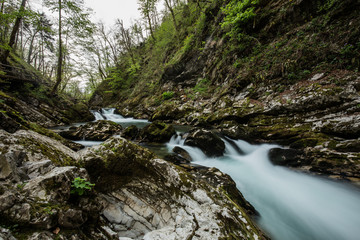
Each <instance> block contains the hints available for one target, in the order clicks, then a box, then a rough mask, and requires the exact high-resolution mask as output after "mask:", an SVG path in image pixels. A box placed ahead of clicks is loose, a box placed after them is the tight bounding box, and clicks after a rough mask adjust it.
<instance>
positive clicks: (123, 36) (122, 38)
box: [116, 19, 136, 64]
mask: <svg viewBox="0 0 360 240" xmlns="http://www.w3.org/2000/svg"><path fill="white" fill-rule="evenodd" d="M116 24H117V26H118V27H119V36H118V40H119V44H120V45H122V46H124V48H125V50H126V51H127V52H128V53H129V54H130V57H131V61H132V63H133V64H136V62H135V57H134V53H133V50H132V47H133V43H132V42H133V41H132V39H131V36H130V31H129V29H126V28H125V27H124V23H123V21H122V20H119V19H117V22H116Z"/></svg>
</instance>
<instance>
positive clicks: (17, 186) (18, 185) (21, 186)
mask: <svg viewBox="0 0 360 240" xmlns="http://www.w3.org/2000/svg"><path fill="white" fill-rule="evenodd" d="M25 185H26V183H19V184H17V185H16V188H17V189H19V190H23V188H24V187H25Z"/></svg>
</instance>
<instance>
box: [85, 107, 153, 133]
mask: <svg viewBox="0 0 360 240" xmlns="http://www.w3.org/2000/svg"><path fill="white" fill-rule="evenodd" d="M91 112H92V114H94V116H95V121H98V120H110V121H113V122H116V123H118V124H120V125H121V126H123V127H128V126H130V125H136V126H137V127H140V128H141V127H144V126H146V125H148V124H149V121H148V120H146V119H134V118H124V117H123V116H121V115H120V114H116V113H115V108H103V109H101V111H96V110H92V111H91Z"/></svg>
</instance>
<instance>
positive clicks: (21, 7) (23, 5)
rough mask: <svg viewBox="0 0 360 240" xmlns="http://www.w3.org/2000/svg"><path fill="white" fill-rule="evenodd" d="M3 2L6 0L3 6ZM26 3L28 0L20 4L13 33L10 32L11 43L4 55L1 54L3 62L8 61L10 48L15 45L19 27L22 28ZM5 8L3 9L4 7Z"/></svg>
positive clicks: (23, 0)
mask: <svg viewBox="0 0 360 240" xmlns="http://www.w3.org/2000/svg"><path fill="white" fill-rule="evenodd" d="M3 4H4V0H3V2H2V7H3ZM25 4H26V0H22V1H21V5H20V8H19V12H18V16H17V17H16V20H15V24H14V26H13V29H12V31H11V34H10V40H9V43H8V46H7V48H6V49H5V51H4V53H3V55H2V56H1V60H0V61H1V62H2V63H6V62H7V58H8V56H9V54H10V49H11V48H12V47H13V46H14V44H15V39H16V35H17V33H18V31H19V28H20V23H21V20H22V18H23V13H24V10H25ZM2 10H3V9H2Z"/></svg>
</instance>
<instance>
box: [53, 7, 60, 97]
mask: <svg viewBox="0 0 360 240" xmlns="http://www.w3.org/2000/svg"><path fill="white" fill-rule="evenodd" d="M62 50H63V49H62V39H61V0H59V56H58V66H57V73H56V83H55V85H54V87H53V89H52V90H51V95H54V94H55V93H56V90H57V88H58V87H59V85H60V83H61V75H62V62H63V56H62V55H63V51H62Z"/></svg>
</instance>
